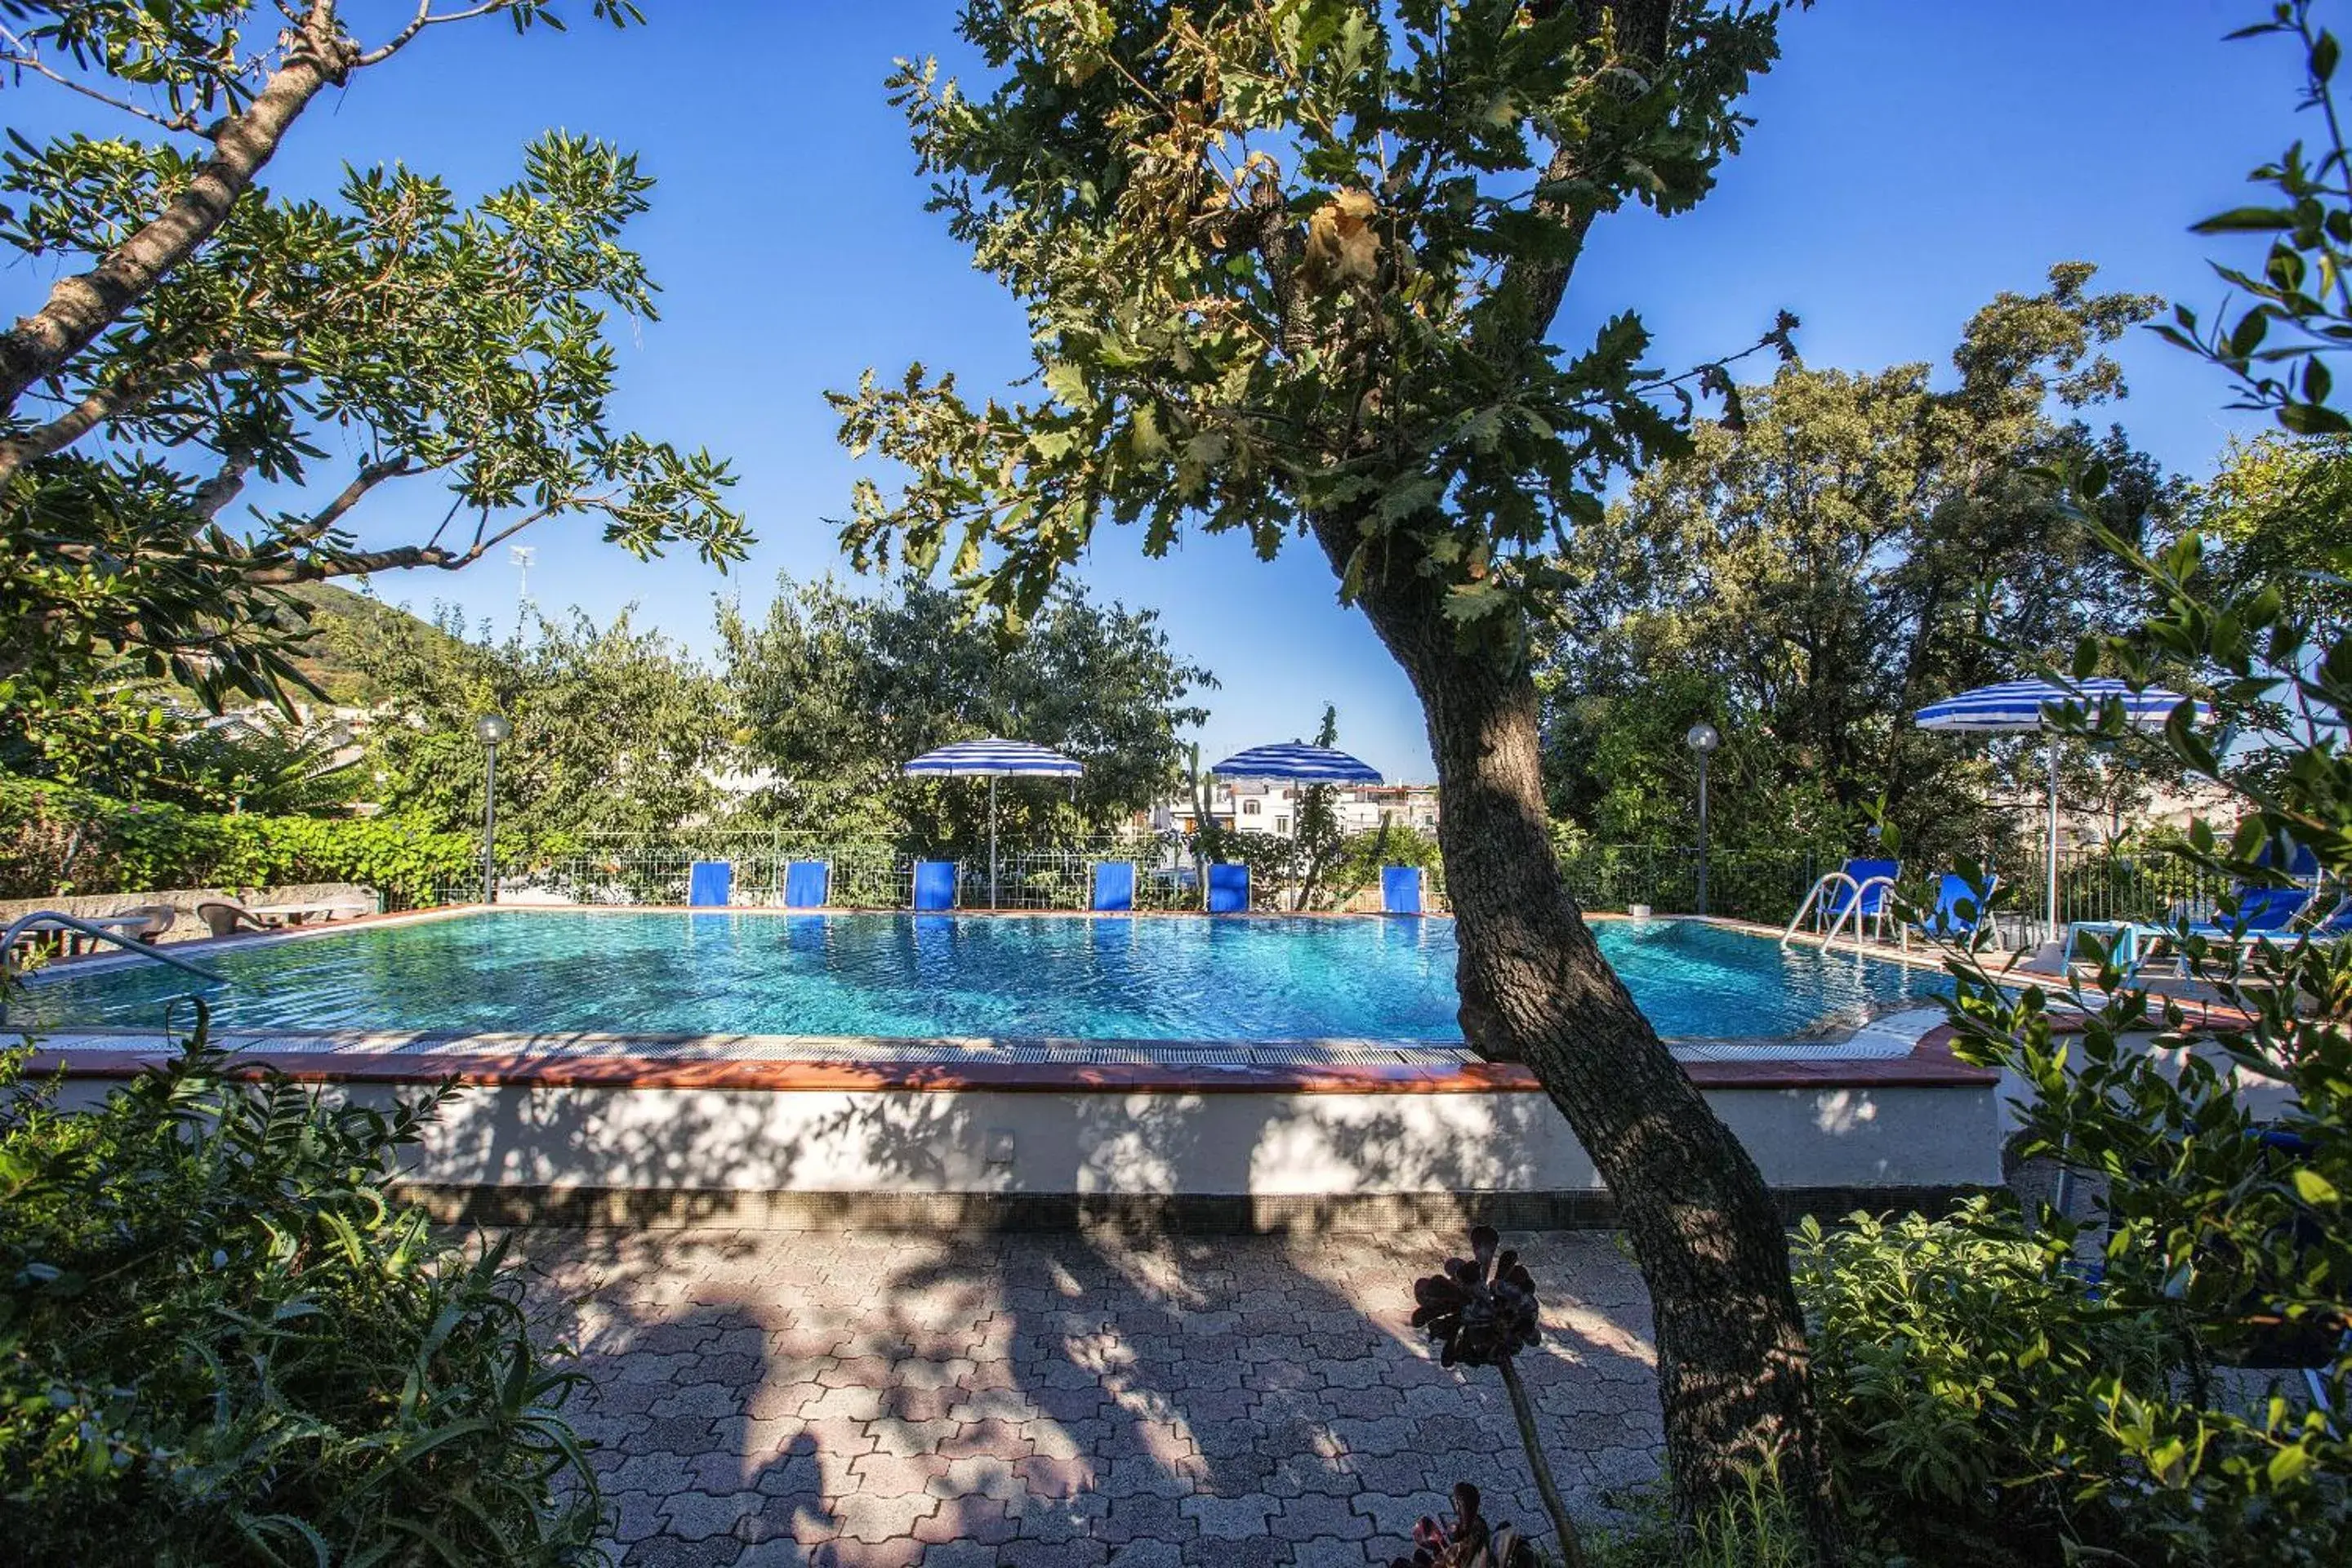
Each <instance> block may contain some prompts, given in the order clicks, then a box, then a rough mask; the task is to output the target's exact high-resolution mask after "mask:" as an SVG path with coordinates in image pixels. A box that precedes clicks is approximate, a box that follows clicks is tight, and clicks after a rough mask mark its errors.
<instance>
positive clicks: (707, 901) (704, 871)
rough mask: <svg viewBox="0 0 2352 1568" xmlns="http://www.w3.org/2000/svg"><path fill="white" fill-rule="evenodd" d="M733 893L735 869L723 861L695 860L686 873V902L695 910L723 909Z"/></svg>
mask: <svg viewBox="0 0 2352 1568" xmlns="http://www.w3.org/2000/svg"><path fill="white" fill-rule="evenodd" d="M734 891H735V868H734V866H733V864H732V863H730V862H729V861H725V860H697V861H696V862H695V863H694V868H693V869H692V870H690V871H688V873H687V878H686V901H687V902H688V903H689V904H691V905H693V906H694V907H695V908H697V909H709V908H717V909H724V908H726V907H727V900H728V899H729V898H730V896H731V895H732V894H733V893H734Z"/></svg>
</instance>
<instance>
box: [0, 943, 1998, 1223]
mask: <svg viewBox="0 0 2352 1568" xmlns="http://www.w3.org/2000/svg"><path fill="white" fill-rule="evenodd" d="M380 918H382V919H383V920H387V921H397V920H415V919H420V918H422V919H437V918H443V916H442V913H441V912H440V911H435V912H432V913H429V914H425V915H423V916H417V915H408V916H387V917H380ZM1171 918H1176V917H1171ZM331 929H335V928H322V930H321V931H320V932H319V933H317V934H321V935H323V934H325V931H326V930H331ZM312 934H313V933H311V932H308V931H304V932H294V933H286V934H283V935H272V936H268V937H254V938H247V939H238V940H244V941H253V942H270V941H303V940H309V939H310V937H311V935H312ZM202 945H205V946H210V945H213V944H210V943H206V944H202ZM224 945H225V944H224ZM100 962H106V961H100ZM1941 1024H1942V1013H1941V1010H1940V1009H1932V1008H1913V1009H1909V1010H1907V1011H1903V1012H1898V1013H1895V1014H1892V1015H1888V1016H1881V1017H1879V1018H1876V1019H1874V1020H1872V1021H1870V1022H1869V1023H1866V1024H1864V1026H1861V1027H1860V1028H1858V1029H1855V1030H1853V1031H1852V1032H1851V1033H1850V1034H1844V1035H1842V1036H1841V1037H1838V1038H1835V1039H1829V1040H1788V1039H1781V1040H1769V1041H1762V1040H1700V1041H1689V1040H1685V1041H1676V1042H1675V1052H1676V1055H1677V1056H1678V1057H1680V1058H1682V1059H1683V1061H1684V1064H1685V1070H1686V1071H1687V1072H1688V1073H1689V1075H1690V1077H1691V1079H1693V1081H1694V1082H1695V1083H1696V1084H1697V1085H1698V1087H1699V1088H1700V1089H1701V1090H1702V1091H1703V1092H1704V1093H1706V1096H1707V1098H1708V1100H1709V1101H1710V1103H1711V1104H1712V1105H1713V1106H1714V1108H1715V1110H1716V1111H1717V1114H1718V1115H1720V1116H1721V1117H1723V1119H1724V1120H1725V1121H1726V1122H1727V1123H1728V1124H1729V1125H1730V1127H1731V1128H1732V1130H1733V1131H1735V1132H1736V1133H1737V1134H1738V1136H1739V1137H1740V1139H1741V1141H1742V1142H1743V1143H1745V1144H1746V1146H1747V1147H1748V1151H1749V1152H1750V1153H1751V1154H1753V1155H1754V1157H1755V1158H1756V1160H1757V1163H1758V1164H1759V1167H1760V1168H1761V1169H1762V1170H1763V1173H1764V1175H1765V1178H1766V1180H1767V1182H1768V1183H1769V1184H1771V1186H1772V1187H1773V1189H1774V1191H1775V1194H1776V1197H1777V1198H1778V1200H1779V1201H1780V1204H1781V1205H1782V1207H1783V1209H1784V1211H1785V1212H1786V1213H1788V1214H1789V1215H1790V1216H1791V1217H1794V1216H1795V1215H1799V1214H1803V1213H1817V1214H1834V1213H1844V1212H1847V1211H1850V1210H1852V1209H1854V1208H1873V1209H1885V1208H1893V1207H1897V1206H1903V1207H1920V1206H1926V1207H1935V1206H1937V1205H1940V1204H1942V1203H1943V1202H1946V1201H1948V1199H1949V1198H1951V1197H1952V1196H1954V1195H1955V1194H1960V1193H1964V1192H1969V1191H1973V1190H1978V1189H1980V1188H1982V1187H1986V1186H1990V1185H1992V1184H1997V1183H1998V1181H1999V1179H2000V1170H1999V1163H2000V1162H1999V1145H2000V1133H2001V1126H2000V1120H2001V1119H2000V1110H1999V1107H1998V1104H1997V1100H1998V1094H1999V1084H1998V1080H1997V1079H1995V1078H1994V1076H1993V1075H1991V1074H1990V1073H1986V1072H1983V1071H1981V1070H1979V1069H1977V1068H1970V1067H1968V1066H1966V1065H1965V1064H1962V1063H1960V1062H1958V1060H1957V1059H1955V1058H1953V1057H1952V1055H1951V1053H1950V1051H1949V1049H1948V1046H1947V1044H1946V1040H1947V1039H1948V1031H1947V1030H1945V1029H1943V1028H1942V1027H1941ZM218 1039H219V1043H221V1044H222V1045H224V1046H226V1047H230V1048H231V1049H233V1050H235V1051H236V1052H238V1053H239V1054H241V1055H243V1056H246V1057H247V1058H250V1059H253V1060H254V1061H255V1062H256V1063H257V1064H258V1063H261V1062H265V1061H266V1062H267V1063H268V1065H269V1066H270V1067H272V1068H276V1069H278V1070H279V1071H282V1072H285V1073H287V1074H288V1075H289V1076H291V1077H293V1078H295V1079H298V1080H303V1081H310V1082H316V1083H320V1084H325V1085H331V1086H332V1087H333V1090H334V1092H337V1093H341V1094H346V1095H350V1096H352V1097H354V1098H359V1099H363V1100H371V1101H373V1102H377V1103H382V1102H384V1101H386V1100H390V1099H391V1098H392V1097H393V1096H394V1095H395V1094H399V1093H403V1092H408V1093H413V1092H415V1089H416V1088H417V1087H418V1086H421V1085H423V1084H426V1083H430V1082H433V1081H436V1080H437V1079H441V1078H443V1077H445V1076H455V1077H457V1078H458V1079H461V1080H462V1081H464V1082H465V1084H466V1085H467V1092H466V1093H465V1094H464V1095H463V1096H461V1097H460V1098H458V1099H457V1100H455V1101H454V1102H452V1103H451V1104H450V1105H449V1106H448V1107H446V1109H445V1110H444V1111H443V1113H442V1117H441V1120H440V1121H439V1123H438V1124H437V1125H436V1127H435V1128H434V1129H433V1131H431V1133H430V1134H429V1135H428V1136H427V1138H426V1140H425V1142H424V1143H423V1144H422V1145H421V1146H420V1147H419V1148H418V1149H417V1150H416V1151H415V1155H414V1157H413V1159H412V1160H411V1162H410V1164H409V1167H408V1169H407V1171H406V1173H405V1174H406V1178H407V1182H408V1184H409V1187H410V1190H411V1191H412V1192H413V1193H414V1194H416V1195H417V1196H418V1197H420V1198H421V1199H423V1200H424V1201H425V1202H426V1203H427V1204H428V1205H430V1206H431V1207H432V1208H433V1209H434V1210H435V1212H436V1213H438V1214H440V1215H443V1216H444V1217H446V1218H449V1219H452V1220H461V1219H472V1220H480V1221H484V1222H493V1221H494V1222H497V1223H502V1224H513V1223H521V1222H527V1221H537V1222H541V1223H551V1224H575V1225H615V1226H675V1225H709V1224H720V1225H737V1226H745V1227H753V1228H776V1229H792V1228H811V1229H842V1228H908V1229H974V1228H978V1229H1007V1230H1024V1229H1069V1228H1077V1227H1084V1226H1093V1225H1104V1224H1108V1225H1114V1226H1150V1227H1153V1228H1166V1229H1176V1230H1181V1231H1208V1232H1259V1231H1297V1230H1327V1229H1328V1230H1372V1229H1387V1228H1391V1227H1396V1226H1411V1225H1419V1224H1441V1225H1446V1226H1454V1225H1457V1224H1459V1223H1461V1222H1463V1221H1465V1220H1474V1219H1481V1218H1483V1219H1486V1220H1489V1221H1490V1222H1492V1223H1496V1224H1498V1225H1506V1226H1512V1227H1517V1228H1531V1227H1533V1228H1553V1227H1573V1226H1607V1225H1610V1224H1611V1223H1612V1221H1613V1217H1614V1215H1613V1211H1612V1207H1611V1205H1610V1201H1609V1197H1608V1194H1607V1193H1606V1192H1605V1190H1604V1189H1603V1188H1602V1186H1601V1182H1600V1179H1599V1175H1598V1173H1596V1172H1595V1170H1594V1169H1593V1166H1592V1163H1591V1160H1590V1159H1589V1158H1588V1157H1587V1156H1586V1155H1585V1153H1584V1151H1583V1150H1582V1149H1581V1147H1580V1146H1579V1145H1578V1143H1577V1142H1576V1140H1575V1138H1574V1136H1573V1135H1572V1134H1571V1133H1570V1131H1569V1129H1568V1126H1567V1124H1566V1122H1565V1121H1564V1120H1563V1119H1562V1118H1561V1116H1560V1115H1559V1111H1558V1110H1556V1109H1555V1108H1554V1107H1553V1106H1552V1104H1551V1102H1550V1100H1549V1098H1548V1097H1547V1096H1546V1095H1545V1094H1544V1093H1543V1091H1542V1089H1541V1086H1540V1085H1539V1084H1538V1083H1537V1081H1536V1079H1535V1078H1534V1076H1533V1075H1532V1074H1531V1073H1529V1072H1528V1070H1527V1069H1526V1068H1520V1067H1517V1066H1513V1065H1509V1064H1503V1063H1495V1062H1488V1061H1486V1060H1484V1059H1482V1058H1477V1057H1476V1056H1475V1055H1474V1054H1472V1053H1470V1052H1469V1051H1467V1050H1465V1049H1464V1048H1462V1047H1457V1046H1450V1045H1432V1044H1427V1043H1412V1042H1399V1041H1383V1040H1353V1039H1349V1040H1308V1041H1288V1042H1275V1043H1251V1044H1241V1043H1219V1042H1202V1041H1079V1040H1061V1039H1026V1040H969V1039H940V1040H903V1039H864V1038H849V1037H793V1036H761V1035H734V1036H711V1035H700V1036H645V1035H635V1036H632V1035H608V1034H563V1035H466V1034H448V1033H426V1032H418V1031H368V1032H346V1033H336V1034H299V1033H286V1032H277V1031H272V1032H268V1033H252V1034H244V1033H223V1034H222V1035H220V1036H219V1037H218ZM0 1040H5V1033H0ZM40 1043H41V1045H42V1047H43V1050H42V1052H41V1054H40V1055H39V1056H38V1057H37V1058H36V1059H35V1063H34V1068H35V1070H36V1071H47V1070H51V1069H61V1070H62V1071H63V1072H64V1073H65V1075H66V1077H67V1079H68V1090H67V1092H68V1096H69V1098H72V1099H76V1100H85V1101H87V1100H95V1099H96V1098H98V1097H99V1096H100V1095H102V1094H103V1093H104V1092H105V1091H106V1089H108V1088H109V1087H110V1085H111V1084H112V1083H114V1082H118V1081H120V1080H121V1079H122V1078H124V1077H127V1076H128V1075H130V1074H131V1073H133V1072H136V1071H137V1070H139V1069H140V1068H142V1066H144V1065H146V1064H149V1063H152V1062H153V1061H155V1060H157V1059H158V1058H160V1057H161V1056H162V1055H163V1053H164V1051H165V1050H167V1049H168V1047H167V1044H166V1042H165V1041H164V1040H163V1038H161V1037H160V1035H159V1034H158V1032H157V1031H154V1030H139V1031H111V1030H75V1031H56V1032H52V1033H50V1034H49V1035H47V1037H44V1039H43V1040H42V1041H41V1042H40Z"/></svg>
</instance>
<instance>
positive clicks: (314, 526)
mask: <svg viewBox="0 0 2352 1568" xmlns="http://www.w3.org/2000/svg"><path fill="white" fill-rule="evenodd" d="M422 471H423V470H422V469H419V468H413V467H411V466H410V464H409V461H408V459H407V458H405V457H396V458H382V459H380V460H379V461H376V462H373V463H365V464H362V465H361V468H360V471H359V472H358V473H357V474H355V475H353V476H352V482H351V483H350V484H347V485H345V486H344V487H343V488H342V489H341V490H340V491H338V492H337V493H336V496H335V499H334V500H331V501H329V502H328V503H327V504H326V505H325V506H323V507H321V508H320V510H317V511H315V512H313V513H312V514H311V515H310V516H309V517H307V518H305V519H303V520H302V521H300V522H299V523H297V524H296V525H295V526H294V527H292V528H289V529H286V530H283V531H280V533H279V535H278V537H279V538H280V539H281V540H282V541H283V542H286V543H288V544H292V545H297V546H299V545H304V544H311V543H315V542H318V541H319V540H320V539H322V538H324V537H326V534H327V532H328V531H329V530H330V529H332V528H333V527H334V526H335V524H337V523H338V522H341V521H342V520H343V518H344V516H345V514H347V513H348V512H349V511H350V510H352V508H353V507H355V506H357V505H359V504H360V502H361V501H362V500H363V499H365V497H366V495H367V493H368V491H370V490H372V489H375V488H376V486H378V485H380V484H382V483H383V482H384V481H385V480H386V479H402V478H404V477H405V476H407V475H409V474H415V473H421V472H422Z"/></svg>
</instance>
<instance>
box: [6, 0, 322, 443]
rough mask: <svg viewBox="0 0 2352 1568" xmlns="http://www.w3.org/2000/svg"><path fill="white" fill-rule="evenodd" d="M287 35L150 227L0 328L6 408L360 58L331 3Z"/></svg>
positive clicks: (187, 252) (191, 245)
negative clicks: (283, 47) (248, 97)
mask: <svg viewBox="0 0 2352 1568" xmlns="http://www.w3.org/2000/svg"><path fill="white" fill-rule="evenodd" d="M285 37H286V40H287V52H286V57H285V59H284V60H283V61H282V62H281V63H280V64H279V65H278V68H277V69H276V70H274V71H272V72H271V73H270V75H269V79H268V81H267V82H265V83H264V84H263V86H262V89H261V90H260V91H259V92H258V93H257V94H255V95H254V98H253V100H252V101H251V102H250V103H248V104H247V105H246V107H245V108H244V110H241V111H240V112H238V113H236V114H233V115H231V116H229V117H228V119H226V121H222V123H221V125H220V126H219V128H218V129H217V130H215V132H212V133H211V134H212V141H213V155H212V156H211V157H209V158H207V159H205V161H204V162H203V163H200V164H198V165H197V166H196V171H195V174H194V176H193V177H191V178H190V179H189V181H188V184H187V185H186V186H185V187H184V189H183V190H181V191H180V192H179V194H178V195H174V196H173V198H172V199H171V201H169V202H168V203H166V204H165V205H164V207H163V211H162V212H160V213H158V214H157V215H156V216H155V217H154V218H153V219H152V221H150V222H149V223H148V224H147V226H145V227H143V228H142V229H141V230H140V231H139V232H138V233H136V234H134V235H132V236H131V237H130V238H129V239H126V240H124V241H123V242H122V243H121V245H120V246H117V247H115V248H114V249H112V250H110V251H109V252H107V254H106V256H105V257H104V258H102V259H100V262H99V264H98V265H97V266H96V267H94V268H91V269H90V270H89V271H88V272H84V273H79V274H78V275H76V276H74V277H71V278H67V279H60V280H59V281H58V284H57V285H56V286H55V287H54V288H52V289H50V290H49V298H48V300H47V303H45V304H44V305H43V306H42V307H41V308H40V310H37V311H36V312H35V313H34V314H32V315H29V316H25V317H21V318H19V319H18V320H17V321H16V326H15V327H14V328H12V329H11V330H10V331H8V332H7V333H6V335H5V336H0V414H5V413H7V412H9V411H10V410H12V409H14V408H15V407H16V400H17V399H18V398H20V397H22V396H23V395H25V392H26V389H27V388H28V387H30V386H32V385H33V384H35V383H37V382H40V381H45V380H47V379H48V378H49V377H51V376H53V375H57V374H61V373H62V372H63V371H64V370H65V368H66V366H67V364H68V363H69V362H70V361H71V360H72V359H73V357H74V355H76V354H78V353H81V351H82V350H84V349H86V348H88V347H89V345H90V344H91V343H92V342H96V341H97V339H98V337H99V334H100V333H101V332H103V331H106V330H107V329H108V328H109V327H111V326H112V325H114V323H115V322H116V321H120V320H121V318H122V315H123V313H124V312H125V311H127V310H130V309H131V306H133V305H135V304H137V303H138V302H139V301H140V300H143V299H145V298H146V297H147V294H148V292H149V290H151V289H153V288H154V287H155V285H156V284H157V283H159V282H161V281H162V280H163V279H164V278H165V277H166V276H168V275H169V274H170V272H171V271H172V269H173V268H175V267H177V266H179V265H180V263H181V262H183V261H185V260H186V259H187V258H189V257H190V256H191V255H193V254H194V252H195V250H196V248H197V247H199V246H201V245H203V244H204V243H205V241H206V240H208V239H210V238H212V237H213V236H214V234H215V233H216V232H218V230H219V228H220V226H221V225H222V224H223V223H225V222H226V221H227V219H228V215H229V209H230V208H232V207H234V206H235V205H236V200H237V198H238V197H239V196H241V195H244V194H245V193H246V192H247V190H249V189H251V188H252V185H253V180H254V176H255V175H257V174H259V173H260V172H261V169H262V166H263V165H264V164H266V163H268V162H269V160H270V158H271V157H272V156H273V155H274V154H275V153H277V151H278V142H280V141H281V140H283V139H284V137H285V135H286V132H287V130H288V129H289V127H290V126H292V125H293V123H294V121H295V120H296V119H297V118H298V117H299V116H300V114H301V112H302V110H305V109H306V108H308V107H310V100H312V99H313V98H316V97H317V96H318V95H319V93H320V89H323V88H325V87H327V86H328V85H329V84H331V83H334V82H340V81H341V80H342V79H343V78H344V76H345V75H346V74H347V73H348V72H349V70H350V69H351V68H352V65H353V64H354V63H356V56H357V50H356V49H354V48H353V47H352V44H351V42H350V40H349V39H348V38H346V37H343V36H342V33H341V29H340V28H339V27H338V26H337V24H336V22H335V18H334V7H333V6H332V5H323V4H313V5H311V7H310V11H309V14H308V16H307V17H306V18H305V20H304V22H303V25H302V26H299V27H298V28H291V29H289V30H288V32H287V34H286V35H285ZM22 460H23V454H22V453H19V452H15V451H9V450H5V449H0V478H5V475H6V473H7V472H9V471H13V470H14V469H15V468H16V467H17V465H18V464H19V463H20V462H21V461H22Z"/></svg>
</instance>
